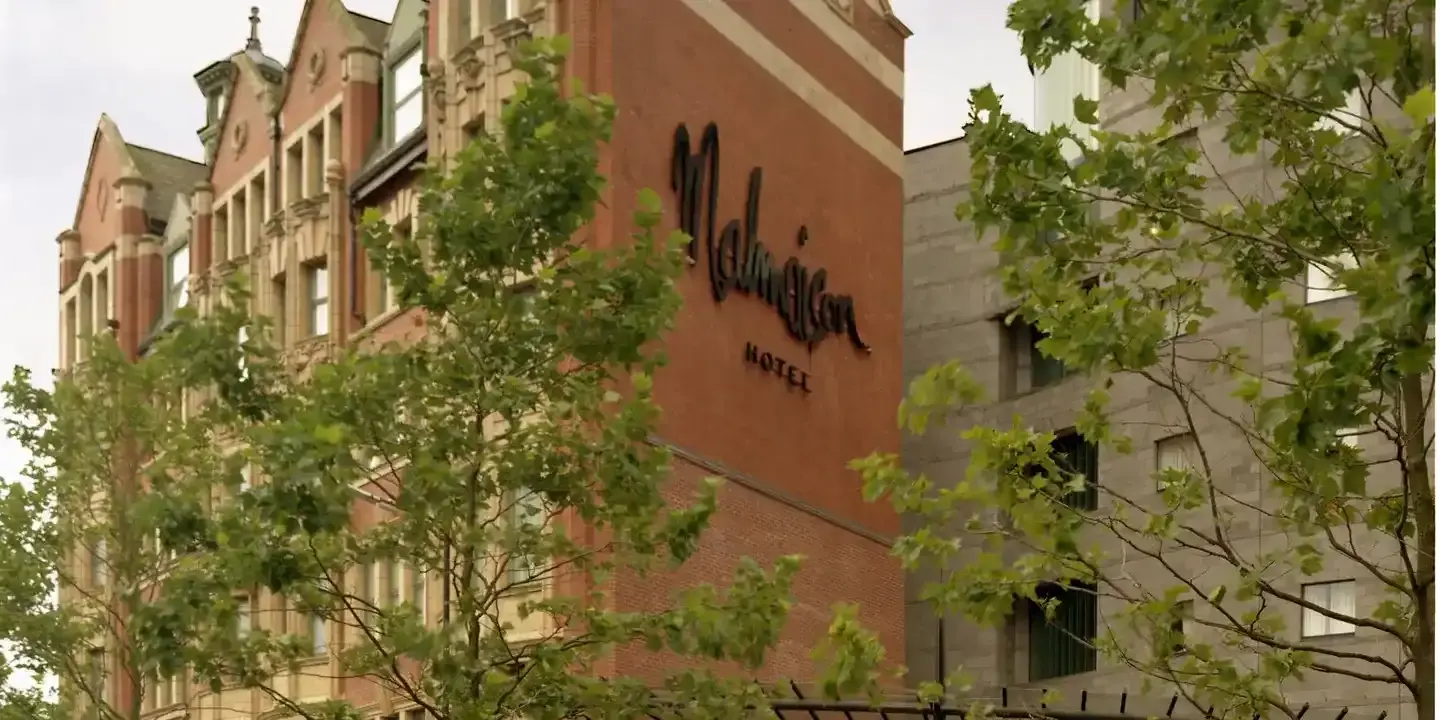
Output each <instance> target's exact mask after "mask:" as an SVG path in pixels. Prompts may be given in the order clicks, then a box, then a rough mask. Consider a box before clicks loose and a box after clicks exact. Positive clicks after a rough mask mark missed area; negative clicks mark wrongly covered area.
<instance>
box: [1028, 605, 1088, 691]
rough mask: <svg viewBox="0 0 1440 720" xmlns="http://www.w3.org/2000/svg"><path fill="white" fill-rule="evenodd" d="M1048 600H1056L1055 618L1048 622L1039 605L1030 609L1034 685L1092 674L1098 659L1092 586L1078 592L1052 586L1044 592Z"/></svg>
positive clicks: (1031, 669) (1031, 667) (1031, 679)
mask: <svg viewBox="0 0 1440 720" xmlns="http://www.w3.org/2000/svg"><path fill="white" fill-rule="evenodd" d="M1039 595H1040V597H1041V598H1042V599H1044V598H1055V599H1056V600H1057V601H1058V605H1057V607H1056V608H1055V616H1054V617H1053V618H1052V619H1049V620H1047V619H1046V618H1045V611H1044V610H1043V609H1042V608H1041V607H1040V606H1039V605H1038V604H1030V606H1029V607H1027V608H1026V610H1027V611H1028V615H1029V623H1028V625H1029V631H1030V642H1029V646H1030V647H1029V650H1030V678H1029V680H1030V681H1031V682H1036V681H1040V680H1049V679H1051V678H1057V677H1064V676H1066V675H1075V674H1078V673H1083V672H1090V671H1091V670H1094V669H1095V666H1096V655H1095V649H1094V647H1093V646H1092V643H1093V641H1094V639H1095V632H1096V628H1097V626H1098V624H1099V622H1098V617H1097V612H1096V610H1097V608H1096V602H1095V594H1094V588H1093V587H1092V586H1086V585H1077V586H1075V588H1074V589H1069V588H1062V587H1060V586H1057V585H1048V586H1045V587H1043V588H1041V589H1040V592H1039Z"/></svg>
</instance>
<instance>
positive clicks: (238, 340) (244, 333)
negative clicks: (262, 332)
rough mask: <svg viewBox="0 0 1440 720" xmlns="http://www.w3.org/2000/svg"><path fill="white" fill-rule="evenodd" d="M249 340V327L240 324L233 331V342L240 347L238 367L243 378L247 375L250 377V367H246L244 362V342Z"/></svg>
mask: <svg viewBox="0 0 1440 720" xmlns="http://www.w3.org/2000/svg"><path fill="white" fill-rule="evenodd" d="M249 340H250V328H247V327H245V326H243V325H242V326H241V327H240V329H239V330H237V331H236V332H235V344H236V346H238V347H239V348H240V361H239V367H240V377H241V378H242V379H243V378H248V377H250V368H249V367H247V366H246V363H245V343H246V342H248V341H249Z"/></svg>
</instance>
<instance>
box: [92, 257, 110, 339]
mask: <svg viewBox="0 0 1440 720" xmlns="http://www.w3.org/2000/svg"><path fill="white" fill-rule="evenodd" d="M109 325H110V273H109V272H105V271H101V273H100V274H99V275H96V276H95V327H96V328H99V329H100V331H101V332H103V331H104V329H105V328H107V327H109Z"/></svg>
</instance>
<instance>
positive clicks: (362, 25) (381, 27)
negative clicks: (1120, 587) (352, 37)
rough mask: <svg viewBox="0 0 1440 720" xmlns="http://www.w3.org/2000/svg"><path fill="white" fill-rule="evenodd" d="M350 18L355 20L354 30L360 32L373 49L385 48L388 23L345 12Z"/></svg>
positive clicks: (352, 12) (352, 11)
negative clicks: (372, 45)
mask: <svg viewBox="0 0 1440 720" xmlns="http://www.w3.org/2000/svg"><path fill="white" fill-rule="evenodd" d="M346 12H349V13H350V17H352V18H354V19H355V28H356V29H357V30H359V31H360V34H361V35H364V36H365V39H366V40H369V41H370V42H371V43H373V44H374V46H375V47H377V48H379V47H385V37H386V36H387V35H389V33H390V23H388V22H385V21H384V20H380V19H377V18H373V17H370V16H369V15H361V14H360V13H357V12H355V11H354V10H346Z"/></svg>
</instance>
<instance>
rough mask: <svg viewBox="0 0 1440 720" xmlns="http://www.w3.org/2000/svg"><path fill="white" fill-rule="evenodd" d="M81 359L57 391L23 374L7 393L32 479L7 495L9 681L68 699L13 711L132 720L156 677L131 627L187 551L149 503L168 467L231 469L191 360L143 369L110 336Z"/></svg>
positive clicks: (3, 539)
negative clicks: (195, 406)
mask: <svg viewBox="0 0 1440 720" xmlns="http://www.w3.org/2000/svg"><path fill="white" fill-rule="evenodd" d="M84 346H85V355H84V361H83V362H81V363H79V364H77V365H76V366H75V367H73V368H71V369H69V370H67V371H65V372H64V373H62V374H60V375H58V376H57V380H56V382H54V384H53V388H47V385H50V384H49V383H37V382H35V381H34V379H33V378H32V377H31V375H30V373H29V372H28V371H26V370H25V369H23V368H17V370H16V371H15V375H14V377H13V378H12V379H11V380H10V381H9V382H7V383H6V384H5V386H4V390H3V393H4V397H5V403H6V407H7V409H8V410H9V414H10V417H9V418H7V420H6V423H7V425H8V432H9V436H10V437H11V438H13V439H15V440H16V441H18V443H19V444H20V445H21V447H22V448H24V449H25V450H26V451H27V452H28V454H29V461H28V464H27V466H26V467H25V468H24V471H23V475H24V478H23V480H22V481H19V482H10V483H7V484H5V485H4V486H3V488H0V644H3V645H4V647H5V651H6V652H5V655H6V658H5V659H6V662H7V666H6V672H5V673H4V675H5V679H7V680H8V679H9V677H10V676H11V675H12V674H13V673H15V672H17V671H18V673H20V674H24V675H26V676H28V677H29V678H30V679H31V680H38V681H56V682H57V683H58V689H59V694H58V696H57V697H48V696H46V695H45V694H44V693H40V692H29V691H22V690H19V689H16V688H13V687H8V688H6V692H7V695H6V696H5V698H4V699H5V705H4V707H5V712H16V713H33V712H40V710H41V709H42V708H43V709H48V710H49V711H52V712H54V713H56V716H57V717H82V716H83V717H88V718H95V719H96V720H120V719H126V720H130V719H133V718H138V717H139V716H140V714H141V711H142V707H143V703H144V702H145V695H146V692H147V691H148V690H149V688H150V687H153V684H150V683H147V682H146V679H147V678H148V677H151V676H152V675H153V674H154V673H155V672H156V671H157V670H158V666H157V658H156V655H155V654H154V653H153V652H151V647H150V646H149V645H148V644H147V643H146V642H145V641H144V640H143V639H142V638H141V636H140V632H139V631H140V628H139V627H138V626H137V625H135V624H133V623H130V622H127V621H126V620H127V618H130V617H132V616H133V615H134V614H135V613H136V612H137V611H138V610H139V608H141V607H143V606H144V605H145V604H146V603H147V602H149V601H150V599H151V597H152V594H153V592H154V588H155V587H156V585H157V583H158V582H159V581H160V580H161V579H162V578H163V577H164V573H165V571H166V569H167V567H168V566H169V565H170V564H171V561H172V560H173V558H174V557H175V555H176V553H175V548H177V547H178V546H177V545H175V544H172V543H173V542H174V540H175V538H174V537H172V536H171V535H170V534H167V532H166V527H165V523H164V520H163V519H164V518H165V517H167V515H168V514H169V512H170V510H169V508H170V506H171V504H172V503H171V502H170V501H169V500H167V499H166V496H165V495H163V494H160V493H152V492H149V490H150V489H152V488H158V489H163V488H164V486H165V484H164V481H163V480H158V481H157V478H160V477H162V476H163V475H164V474H165V473H166V472H167V470H168V469H169V468H173V467H185V468H196V467H206V466H207V464H208V463H212V462H220V463H222V465H220V466H217V467H209V468H207V471H208V472H209V473H211V474H212V475H220V474H223V473H225V472H226V471H227V470H228V471H230V472H234V468H233V467H229V468H227V467H226V466H224V465H223V461H224V459H223V458H216V457H215V455H214V453H213V451H212V449H211V444H210V443H209V442H208V439H207V437H206V433H205V432H204V430H203V428H204V427H205V421H204V419H203V418H191V419H190V420H189V421H187V420H186V418H185V413H184V411H183V410H182V407H181V405H182V398H183V397H184V396H185V393H186V391H187V390H192V389H196V388H198V387H199V383H201V382H203V379H204V377H205V373H204V372H202V371H200V370H197V368H196V366H195V363H194V362H193V360H192V359H191V358H193V357H194V356H193V355H192V354H191V353H190V350H191V349H193V348H186V347H185V346H183V345H178V344H175V343H166V344H164V345H163V346H162V347H161V348H160V349H159V351H158V352H156V353H155V354H153V355H152V356H151V357H148V358H146V360H145V361H143V362H138V363H136V362H131V361H129V360H128V359H126V358H125V357H124V355H123V354H122V352H121V351H120V348H119V346H118V345H117V344H116V342H115V339H114V337H113V335H112V334H111V333H109V332H103V333H101V334H99V335H97V336H95V337H94V338H86V339H84ZM202 347H203V344H202ZM201 357H205V356H201ZM176 497H177V498H178V497H179V495H178V494H176ZM82 714H83V715H82Z"/></svg>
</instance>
